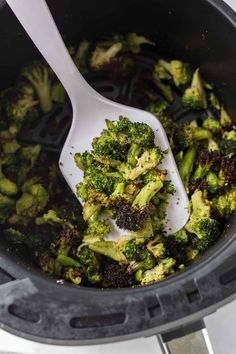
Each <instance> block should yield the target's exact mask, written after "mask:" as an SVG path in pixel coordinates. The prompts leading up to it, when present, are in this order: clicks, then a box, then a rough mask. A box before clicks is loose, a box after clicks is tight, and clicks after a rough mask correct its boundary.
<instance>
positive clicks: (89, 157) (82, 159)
mask: <svg viewBox="0 0 236 354" xmlns="http://www.w3.org/2000/svg"><path fill="white" fill-rule="evenodd" d="M74 160H75V163H76V165H77V166H78V167H79V168H80V169H81V170H83V171H85V170H86V169H87V168H88V167H90V166H91V165H92V164H94V156H93V154H92V153H90V152H88V151H85V152H84V153H82V154H81V153H79V152H77V153H76V154H75V156H74Z"/></svg>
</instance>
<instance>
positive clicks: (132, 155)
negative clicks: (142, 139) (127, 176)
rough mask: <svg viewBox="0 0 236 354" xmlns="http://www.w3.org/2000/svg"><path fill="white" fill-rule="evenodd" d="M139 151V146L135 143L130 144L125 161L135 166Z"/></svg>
mask: <svg viewBox="0 0 236 354" xmlns="http://www.w3.org/2000/svg"><path fill="white" fill-rule="evenodd" d="M140 152H141V147H140V146H138V145H137V144H132V145H131V147H130V150H129V152H128V159H127V162H128V164H129V165H130V166H132V167H135V166H136V164H137V160H138V156H139V154H140Z"/></svg>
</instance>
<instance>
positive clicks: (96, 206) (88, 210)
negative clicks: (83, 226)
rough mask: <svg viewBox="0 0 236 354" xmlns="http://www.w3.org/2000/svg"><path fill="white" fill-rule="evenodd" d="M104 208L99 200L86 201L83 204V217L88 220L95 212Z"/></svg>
mask: <svg viewBox="0 0 236 354" xmlns="http://www.w3.org/2000/svg"><path fill="white" fill-rule="evenodd" d="M101 208H102V204H100V203H99V202H93V201H89V200H88V201H86V202H85V203H84V205H83V219H84V221H88V220H89V219H90V218H91V217H92V216H93V215H94V214H95V213H97V212H98V211H99V210H100V209H101Z"/></svg>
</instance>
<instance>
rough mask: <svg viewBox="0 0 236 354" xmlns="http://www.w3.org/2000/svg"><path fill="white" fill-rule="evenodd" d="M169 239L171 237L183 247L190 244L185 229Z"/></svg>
mask: <svg viewBox="0 0 236 354" xmlns="http://www.w3.org/2000/svg"><path fill="white" fill-rule="evenodd" d="M169 237H171V238H172V239H174V240H175V241H176V242H177V243H178V244H181V245H186V243H188V234H187V232H186V230H185V229H184V228H183V229H181V230H179V231H177V232H176V233H174V234H172V235H170V236H169Z"/></svg>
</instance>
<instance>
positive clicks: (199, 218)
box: [185, 190, 219, 245]
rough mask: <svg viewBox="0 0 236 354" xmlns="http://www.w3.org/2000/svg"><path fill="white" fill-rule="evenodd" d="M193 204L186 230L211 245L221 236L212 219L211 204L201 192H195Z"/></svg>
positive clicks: (192, 199) (192, 198) (216, 224)
mask: <svg viewBox="0 0 236 354" xmlns="http://www.w3.org/2000/svg"><path fill="white" fill-rule="evenodd" d="M191 203H192V213H191V215H190V220H189V221H188V223H187V224H186V226H185V228H186V230H187V231H188V232H190V233H193V234H195V235H196V236H197V237H198V238H199V239H204V240H205V241H204V242H205V243H206V244H209V245H210V244H211V243H212V242H213V240H214V239H216V238H217V237H218V235H219V229H218V223H217V221H216V220H214V219H212V218H211V217H210V214H211V206H210V202H209V201H208V200H207V199H205V198H204V197H203V193H202V192H201V191H200V190H195V192H194V193H193V195H192V197H191Z"/></svg>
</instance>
